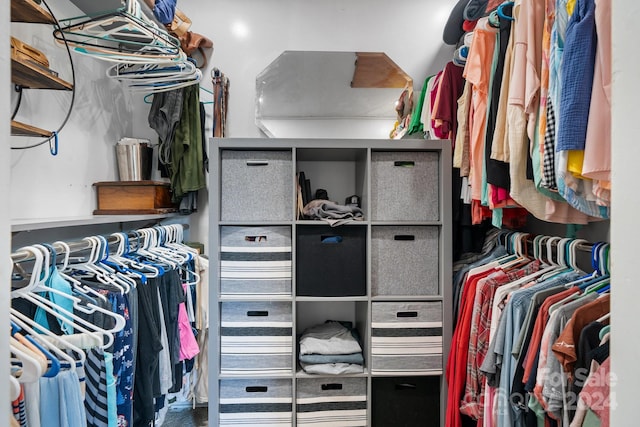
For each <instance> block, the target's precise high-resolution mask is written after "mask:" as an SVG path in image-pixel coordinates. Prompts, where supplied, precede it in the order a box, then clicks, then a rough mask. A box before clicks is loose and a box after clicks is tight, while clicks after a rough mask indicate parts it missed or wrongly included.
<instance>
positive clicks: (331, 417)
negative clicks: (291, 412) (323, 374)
mask: <svg viewBox="0 0 640 427" xmlns="http://www.w3.org/2000/svg"><path fill="white" fill-rule="evenodd" d="M296 425H297V426H315V425H348V426H367V425H368V424H367V379H366V378H357V377H347V378H344V377H342V378H341V377H336V378H331V377H329V378H299V379H298V382H297V389H296Z"/></svg>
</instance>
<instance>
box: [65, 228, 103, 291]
mask: <svg viewBox="0 0 640 427" xmlns="http://www.w3.org/2000/svg"><path fill="white" fill-rule="evenodd" d="M54 245H59V246H62V247H63V250H62V255H63V256H64V257H63V263H62V266H61V267H58V274H59V275H60V276H61V277H62V278H63V279H65V280H66V281H68V282H69V283H70V284H71V286H72V287H73V289H74V290H75V291H76V292H79V293H83V294H85V295H91V296H94V297H96V298H100V299H101V300H102V301H105V302H106V301H107V297H106V296H104V295H103V294H101V293H100V292H98V291H96V290H95V289H93V288H91V287H89V286H86V285H84V284H83V283H82V282H80V281H79V280H77V279H76V278H74V277H72V276H70V275H68V274H67V273H65V270H66V269H67V267H68V266H69V256H70V255H71V249H70V247H69V245H68V244H67V243H66V242H63V241H57V242H54Z"/></svg>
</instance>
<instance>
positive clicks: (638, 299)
mask: <svg viewBox="0 0 640 427" xmlns="http://www.w3.org/2000/svg"><path fill="white" fill-rule="evenodd" d="M614 4H615V7H614V9H613V93H612V99H613V123H612V124H613V126H612V134H613V149H612V170H613V173H612V175H613V177H612V186H613V192H612V197H613V199H612V205H613V209H612V215H611V247H612V249H611V255H612V261H611V263H612V270H613V272H612V292H611V311H612V314H611V324H612V325H613V328H612V333H611V336H612V338H611V357H612V359H611V370H612V372H613V374H614V375H615V382H614V383H613V385H612V392H613V393H612V395H611V399H612V404H613V405H614V407H615V410H613V411H612V413H611V425H612V426H615V427H618V426H620V427H623V426H624V427H626V426H636V425H638V421H637V420H638V398H637V397H638V394H637V389H638V384H640V367H639V366H638V354H639V353H640V334H638V329H637V325H638V306H639V304H640V284H639V283H638V242H640V227H638V222H637V219H638V192H637V189H636V186H635V183H636V180H637V177H638V170H637V169H638V168H637V159H639V158H640V145H639V144H638V143H637V142H638V135H640V121H639V120H638V100H639V99H640V87H639V86H638V69H639V67H640V59H638V56H637V55H631V56H629V52H630V49H636V48H637V46H636V45H637V44H636V43H635V42H634V40H633V36H632V33H633V32H634V30H633V29H635V28H637V25H638V20H639V19H640V4H639V3H638V2H637V1H635V0H619V1H616V2H614Z"/></svg>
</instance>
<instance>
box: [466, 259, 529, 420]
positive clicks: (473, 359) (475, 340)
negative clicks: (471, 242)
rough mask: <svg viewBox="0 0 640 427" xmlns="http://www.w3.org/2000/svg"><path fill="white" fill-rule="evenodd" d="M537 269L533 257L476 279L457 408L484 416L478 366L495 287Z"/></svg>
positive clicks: (482, 383)
mask: <svg viewBox="0 0 640 427" xmlns="http://www.w3.org/2000/svg"><path fill="white" fill-rule="evenodd" d="M539 269H540V261H532V262H530V263H529V264H527V265H526V266H524V267H522V268H520V269H517V270H513V271H509V272H506V273H505V272H504V271H499V272H496V273H494V274H492V275H491V276H489V277H487V278H485V279H482V280H481V281H480V282H478V286H477V288H476V294H475V300H474V304H473V314H472V318H471V336H470V340H469V355H468V357H467V380H466V384H465V391H464V395H463V397H462V402H461V403H460V412H461V413H463V414H465V415H467V416H469V417H471V418H473V419H476V420H482V417H483V406H484V392H485V389H484V386H485V381H484V375H483V374H482V372H481V371H480V366H481V365H482V362H483V361H484V358H485V356H486V355H487V350H488V349H489V330H490V328H491V315H492V311H493V310H492V305H493V297H494V295H495V291H496V289H498V288H499V287H500V286H502V285H506V284H508V283H510V282H513V281H515V280H518V279H521V278H523V277H525V276H528V275H530V274H532V273H535V272H536V271H538V270H539Z"/></svg>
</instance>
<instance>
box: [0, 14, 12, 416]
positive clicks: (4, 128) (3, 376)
mask: <svg viewBox="0 0 640 427" xmlns="http://www.w3.org/2000/svg"><path fill="white" fill-rule="evenodd" d="M0 22H9V2H2V3H1V4H0ZM0 44H2V46H5V47H6V48H5V49H2V50H0V82H5V83H4V84H5V85H8V83H9V81H10V80H11V71H10V52H9V49H8V46H9V27H8V26H6V25H0ZM9 116H10V113H9V99H8V97H6V96H3V97H2V98H0V117H4V119H3V120H1V121H0V140H2V141H7V140H8V138H9V133H10V131H9V120H8V117H9ZM8 164H9V146H8V145H7V144H6V143H4V142H3V143H0V197H2V200H6V199H7V196H8V194H9V187H10V174H9V167H8ZM9 224H10V223H9V205H8V203H6V202H5V203H0V283H2V284H4V286H0V325H8V324H9V310H8V307H9V306H10V304H11V303H10V302H9V301H10V300H9V286H8V283H9V280H10V278H11V263H10V262H9V254H10V253H11V249H10V242H11V227H10V226H9ZM5 331H6V329H5ZM0 349H2V351H0V381H2V384H7V379H8V378H9V377H8V375H9V334H7V333H4V334H0ZM0 402H5V403H4V404H3V405H2V406H0V424H3V425H4V424H5V423H8V421H9V417H10V416H11V410H10V408H9V405H8V402H9V390H8V387H6V386H5V387H0Z"/></svg>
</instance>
